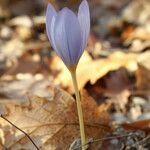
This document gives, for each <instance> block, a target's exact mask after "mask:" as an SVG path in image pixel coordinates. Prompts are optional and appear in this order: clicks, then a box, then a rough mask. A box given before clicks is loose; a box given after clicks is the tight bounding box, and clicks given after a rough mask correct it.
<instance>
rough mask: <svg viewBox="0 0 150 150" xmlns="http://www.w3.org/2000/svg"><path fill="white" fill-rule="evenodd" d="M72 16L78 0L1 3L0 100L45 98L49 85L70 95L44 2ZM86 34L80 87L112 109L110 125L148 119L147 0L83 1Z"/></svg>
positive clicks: (149, 4)
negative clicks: (87, 13) (29, 95)
mask: <svg viewBox="0 0 150 150" xmlns="http://www.w3.org/2000/svg"><path fill="white" fill-rule="evenodd" d="M48 2H50V3H52V4H53V5H54V6H55V8H56V9H57V10H59V9H61V8H63V7H66V6H67V7H69V8H70V9H72V10H74V11H75V12H77V10H78V6H79V4H80V2H81V0H0V101H1V102H2V101H6V100H7V101H12V100H23V99H25V97H26V93H28V92H29V91H30V92H32V94H36V95H39V96H43V95H44V96H47V93H48V92H47V91H46V89H47V87H48V85H49V83H51V84H53V85H55V86H59V87H61V88H63V89H65V90H66V91H68V92H69V93H71V94H72V95H73V94H74V93H73V87H72V82H71V79H70V76H69V74H68V72H67V69H65V67H64V65H63V63H62V62H61V60H60V59H59V58H58V57H57V56H56V54H55V52H54V51H53V50H52V48H51V45H50V43H49V41H48V39H47V35H46V32H45V10H46V5H47V3H48ZM88 2H89V5H90V12H91V33H90V36H89V41H88V46H87V48H86V51H85V53H84V55H83V57H82V58H81V61H80V64H79V69H78V82H79V88H80V89H85V90H86V91H87V93H88V94H89V95H90V96H92V97H93V98H94V99H95V101H96V102H97V104H98V105H100V104H107V103H109V104H110V105H111V107H110V109H109V114H110V117H111V119H112V122H113V123H123V122H134V121H138V120H145V119H150V84H149V83H150V51H149V50H150V1H149V0H88Z"/></svg>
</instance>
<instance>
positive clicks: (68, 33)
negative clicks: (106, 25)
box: [46, 0, 90, 67]
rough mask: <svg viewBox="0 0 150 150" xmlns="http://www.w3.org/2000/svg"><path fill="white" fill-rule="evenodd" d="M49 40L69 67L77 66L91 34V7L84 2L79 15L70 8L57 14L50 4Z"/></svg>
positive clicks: (47, 14)
mask: <svg viewBox="0 0 150 150" xmlns="http://www.w3.org/2000/svg"><path fill="white" fill-rule="evenodd" d="M46 32H47V35H48V39H49V41H50V43H51V45H52V47H53V49H54V50H55V51H56V53H57V54H58V55H59V57H61V59H62V60H63V62H64V63H65V65H66V66H67V67H70V66H76V65H77V64H78V61H79V59H80V57H81V55H82V53H83V51H84V49H85V47H86V45H87V40H88V36H89V32H90V14H89V5H88V3H87V1H86V0H83V1H82V3H81V4H80V6H79V10H78V14H77V15H76V14H75V13H74V12H73V11H71V10H70V9H68V8H63V9H62V10H60V11H59V12H56V10H55V8H54V7H53V6H52V5H51V4H48V6H47V11H46Z"/></svg>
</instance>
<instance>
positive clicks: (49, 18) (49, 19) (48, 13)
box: [46, 3, 57, 42]
mask: <svg viewBox="0 0 150 150" xmlns="http://www.w3.org/2000/svg"><path fill="white" fill-rule="evenodd" d="M56 14H57V12H56V10H55V8H54V7H53V6H52V5H51V4H50V3H49V4H48V6H47V10H46V32H47V35H48V38H49V41H50V42H51V36H50V28H51V23H52V18H53V17H55V16H56Z"/></svg>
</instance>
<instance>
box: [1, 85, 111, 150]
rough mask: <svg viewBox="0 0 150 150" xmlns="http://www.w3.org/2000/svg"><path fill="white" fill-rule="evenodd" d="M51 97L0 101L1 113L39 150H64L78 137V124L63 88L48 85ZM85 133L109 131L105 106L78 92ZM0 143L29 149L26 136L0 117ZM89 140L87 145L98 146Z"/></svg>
mask: <svg viewBox="0 0 150 150" xmlns="http://www.w3.org/2000/svg"><path fill="white" fill-rule="evenodd" d="M49 93H50V95H51V99H46V98H41V97H37V96H32V97H31V98H30V99H28V100H26V101H24V102H22V103H20V102H19V101H18V102H17V101H16V102H12V101H9V102H5V101H0V103H1V104H0V106H1V108H3V112H2V113H3V115H5V117H6V118H7V119H8V120H9V121H11V122H12V123H13V124H15V125H16V126H18V127H19V128H21V129H22V130H23V131H25V132H26V133H27V134H28V135H30V137H31V138H32V139H33V140H34V142H35V143H36V145H37V146H38V147H39V148H40V149H41V150H47V149H49V150H58V149H61V150H67V149H68V148H69V146H70V144H71V143H72V142H73V141H74V140H75V139H77V138H79V125H78V118H77V111H76V104H75V101H74V99H73V98H72V97H71V96H70V95H69V94H68V93H66V92H65V91H63V90H61V89H59V88H57V87H54V86H52V85H50V86H49ZM82 105H83V109H84V116H85V124H86V134H87V137H88V138H94V139H97V138H102V137H104V136H105V135H106V133H107V132H109V131H110V128H109V127H108V124H109V122H110V119H109V114H108V113H107V110H108V106H106V107H105V106H101V107H98V106H97V104H96V102H95V101H94V100H93V98H91V97H90V96H88V95H87V93H86V92H85V91H83V92H82ZM0 137H1V140H0V145H1V146H2V147H3V146H5V147H6V148H8V149H12V150H16V149H25V150H33V149H35V147H34V146H33V144H32V143H31V141H29V140H28V138H27V137H25V135H24V134H23V133H21V132H20V131H18V130H17V129H16V128H14V127H13V126H11V125H10V124H9V123H8V122H6V121H5V120H3V119H2V118H0ZM100 146H101V143H93V144H92V145H91V149H99V148H100Z"/></svg>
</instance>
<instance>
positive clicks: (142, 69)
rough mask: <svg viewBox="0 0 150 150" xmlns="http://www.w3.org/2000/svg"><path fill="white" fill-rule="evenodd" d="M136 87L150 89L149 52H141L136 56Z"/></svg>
mask: <svg viewBox="0 0 150 150" xmlns="http://www.w3.org/2000/svg"><path fill="white" fill-rule="evenodd" d="M136 78H137V84H136V85H137V88H138V89H140V90H149V89H150V84H149V83H150V52H149V51H147V52H145V53H143V54H141V55H140V56H139V58H138V70H137V73H136Z"/></svg>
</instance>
